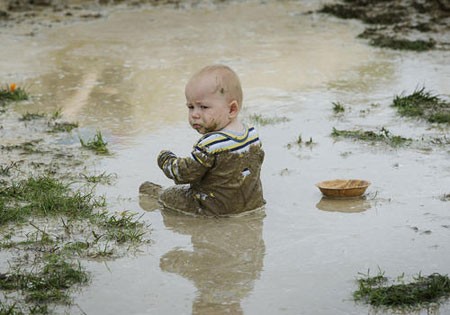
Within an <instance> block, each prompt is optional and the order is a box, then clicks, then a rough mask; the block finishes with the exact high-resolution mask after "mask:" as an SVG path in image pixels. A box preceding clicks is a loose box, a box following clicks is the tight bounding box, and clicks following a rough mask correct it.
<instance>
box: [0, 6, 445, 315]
mask: <svg viewBox="0 0 450 315" xmlns="http://www.w3.org/2000/svg"><path fill="white" fill-rule="evenodd" d="M318 5H319V3H317V2H315V1H296V2H290V1H282V2H279V1H277V2H276V1H265V2H261V3H260V2H253V1H244V2H240V3H231V4H216V5H213V4H202V5H198V6H194V7H181V8H173V7H157V8H141V9H134V10H111V11H110V12H109V14H108V15H107V16H106V17H104V18H101V19H98V20H96V21H93V22H88V23H80V24H71V25H67V26H60V27H55V28H53V29H48V30H43V31H42V32H39V33H38V34H37V35H36V36H34V37H25V36H22V37H20V36H16V35H11V34H7V33H2V34H0V37H1V39H2V41H3V42H4V43H8V44H7V45H5V46H4V45H2V48H1V50H0V57H1V58H0V60H1V62H0V74H1V75H2V77H3V78H5V79H6V80H8V81H12V80H16V81H19V80H23V81H24V82H26V84H27V85H28V86H29V92H30V93H31V94H32V95H33V96H34V99H33V101H32V102H31V104H30V103H26V104H18V105H17V106H14V110H16V111H18V112H22V113H25V112H27V111H31V108H30V106H32V107H33V108H32V109H33V111H40V112H49V113H50V112H53V111H55V110H56V109H58V108H60V109H61V110H62V112H63V115H64V118H65V119H68V120H71V121H77V122H79V124H80V128H79V130H78V131H77V132H75V135H77V134H81V135H92V134H94V133H95V131H96V130H101V131H102V133H103V134H104V136H105V137H106V140H107V141H108V143H109V148H110V149H111V150H112V151H113V152H114V155H113V156H111V157H106V158H102V159H99V161H98V162H97V164H96V165H95V167H94V171H95V170H97V171H99V172H103V171H106V172H108V173H115V174H117V176H118V180H117V182H116V183H115V185H114V186H101V187H99V193H103V194H105V195H106V197H107V199H108V201H109V203H110V205H111V209H117V210H124V209H126V210H131V211H135V212H139V213H144V216H143V218H144V219H145V220H147V221H148V222H150V223H151V238H152V240H153V242H152V244H151V245H150V246H148V248H145V250H144V251H143V252H141V253H137V254H136V255H135V256H130V257H126V258H122V259H118V260H115V261H112V262H108V263H98V262H94V261H88V262H83V265H85V266H87V268H88V270H90V271H92V272H93V279H92V283H91V284H90V285H89V286H88V287H86V288H84V289H83V290H82V291H81V292H79V293H78V294H76V296H75V299H74V303H75V306H73V307H72V308H71V309H70V313H72V314H78V313H83V312H84V313H86V314H190V313H193V314H225V313H230V314H366V313H373V311H372V310H371V309H370V308H369V307H367V306H365V305H360V304H355V303H354V302H353V301H352V292H353V291H354V290H356V288H357V287H356V283H355V278H356V276H357V275H358V273H359V272H363V273H365V272H367V271H368V270H371V272H373V274H376V273H377V272H378V270H379V268H380V269H382V270H384V271H385V272H386V276H389V277H396V276H398V275H400V274H401V273H403V272H404V273H405V274H406V275H409V276H412V275H416V274H417V273H418V272H422V274H429V273H433V272H439V273H441V274H448V273H450V254H449V253H450V229H449V226H450V216H449V212H448V210H449V208H450V206H449V202H448V201H447V202H444V201H442V200H441V199H440V197H441V196H442V195H444V194H448V193H450V164H449V161H450V148H449V146H448V145H433V144H431V143H430V141H428V140H429V139H430V138H433V137H443V136H444V135H447V137H448V134H449V132H448V131H449V129H448V127H445V126H444V127H435V126H430V125H428V124H427V123H425V122H421V121H415V120H409V119H404V118H400V117H399V116H397V114H396V113H395V111H394V110H393V109H392V108H391V107H390V104H391V102H392V98H393V96H394V95H397V94H401V93H402V92H406V93H411V92H412V91H413V90H414V89H415V88H416V87H417V86H426V87H427V89H429V90H431V91H434V92H436V93H437V94H440V95H441V96H442V97H444V98H447V99H448V97H449V96H450V85H449V84H448V78H450V65H449V63H448V61H449V60H450V59H449V57H450V54H449V52H448V51H435V52H426V53H420V54H417V53H409V52H395V51H386V50H379V49H375V48H372V47H369V46H368V45H367V44H366V43H365V42H364V41H360V40H358V39H356V38H355V37H356V36H357V35H358V34H359V33H360V32H362V30H363V29H364V26H363V25H361V24H360V23H358V22H356V21H351V20H350V21H341V20H338V19H335V18H332V17H329V16H322V15H318V14H308V13H307V12H308V11H311V10H314V9H317V7H318ZM22 52H23V53H22ZM210 63H226V64H228V65H229V66H231V67H232V68H234V69H235V70H236V72H237V73H238V74H239V75H240V77H241V80H242V85H243V88H244V109H243V112H242V117H243V118H244V119H247V120H248V117H249V116H250V115H251V114H260V115H262V116H263V117H267V118H269V117H287V118H289V121H287V122H283V123H278V124H274V125H265V126H259V127H258V126H257V127H258V129H259V131H260V134H261V137H262V139H263V145H264V149H265V151H266V160H265V163H264V166H263V171H262V180H263V185H264V195H265V198H266V200H267V207H266V216H265V217H262V216H253V217H247V218H245V219H242V218H241V219H229V220H201V219H192V218H183V217H174V216H170V215H168V214H165V213H161V212H160V211H159V210H153V211H146V209H149V207H148V204H147V203H146V201H145V200H143V199H142V198H141V199H140V198H139V196H138V193H137V189H138V186H139V185H140V183H142V182H143V181H145V180H151V181H153V182H157V183H160V184H162V185H164V186H169V185H171V182H170V181H169V180H168V179H166V178H164V176H163V174H162V172H161V171H160V170H159V169H158V167H157V164H156V156H157V154H158V152H159V151H160V150H162V149H170V150H173V151H174V152H175V153H177V154H179V155H188V154H189V152H190V150H191V147H192V145H193V143H195V142H196V140H197V138H198V136H199V135H198V134H196V132H195V131H194V130H191V129H190V128H189V126H188V123H187V113H186V109H185V105H184V84H185V83H186V81H187V80H188V78H189V76H190V75H191V74H192V73H193V72H194V71H196V70H197V69H199V68H201V67H203V66H204V65H205V64H210ZM337 101H338V102H341V103H342V104H344V106H345V108H346V111H345V112H344V114H343V115H340V116H336V115H334V114H333V111H332V107H333V105H332V103H333V102H337ZM333 127H336V128H338V129H355V128H361V129H367V130H379V129H380V128H381V127H385V128H387V129H388V130H390V131H391V132H392V133H393V134H396V135H401V136H404V137H410V138H413V139H416V140H417V141H415V142H414V143H413V144H412V145H410V146H408V147H397V148H393V147H390V146H387V145H384V144H371V143H361V142H354V141H349V140H339V141H337V140H336V139H333V138H332V137H331V136H330V133H331V131H332V128H333ZM299 135H301V136H302V139H303V140H309V139H312V141H313V143H314V144H313V145H311V146H307V145H305V144H304V143H303V145H300V146H298V145H297V144H296V141H297V139H298V137H299ZM75 138H76V137H75ZM422 138H423V139H424V140H421V139H422ZM334 178H361V179H366V180H369V181H371V182H372V185H371V186H370V187H369V189H368V191H367V198H366V199H365V200H360V201H359V202H358V201H355V202H353V203H352V202H350V203H349V204H347V205H346V204H342V203H341V204H333V203H332V202H331V203H330V202H329V200H323V198H322V195H321V194H320V191H319V190H318V189H317V188H316V187H315V186H314V184H315V183H317V182H320V181H322V180H328V179H334ZM449 312H450V304H449V303H447V304H445V305H443V306H442V307H441V308H440V309H439V310H438V311H437V313H440V314H446V313H449ZM424 313H425V311H424Z"/></svg>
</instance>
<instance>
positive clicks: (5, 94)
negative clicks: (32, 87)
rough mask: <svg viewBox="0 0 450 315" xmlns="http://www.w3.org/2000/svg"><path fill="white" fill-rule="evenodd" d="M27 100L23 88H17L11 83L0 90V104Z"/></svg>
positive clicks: (26, 94)
mask: <svg viewBox="0 0 450 315" xmlns="http://www.w3.org/2000/svg"><path fill="white" fill-rule="evenodd" d="M28 98H29V96H28V93H27V92H26V91H25V90H24V89H23V88H20V87H17V85H16V84H15V83H11V84H10V85H7V86H6V87H5V88H0V104H6V103H8V102H18V101H24V100H27V99H28Z"/></svg>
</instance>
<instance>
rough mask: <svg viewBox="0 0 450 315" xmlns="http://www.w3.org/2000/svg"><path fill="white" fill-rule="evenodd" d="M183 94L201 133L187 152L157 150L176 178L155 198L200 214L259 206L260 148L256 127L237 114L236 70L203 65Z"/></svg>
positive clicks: (239, 93)
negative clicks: (187, 153)
mask: <svg viewBox="0 0 450 315" xmlns="http://www.w3.org/2000/svg"><path fill="white" fill-rule="evenodd" d="M185 94H186V105H187V108H188V111H189V123H190V125H191V126H192V128H194V129H195V130H197V131H198V132H199V133H200V134H202V135H203V136H202V137H201V138H200V140H198V142H197V143H196V144H195V145H194V147H193V151H192V153H191V156H189V157H177V156H176V155H175V154H174V153H172V152H170V151H166V150H164V151H161V153H160V154H159V156H158V165H159V167H160V168H161V169H162V171H163V172H164V174H165V175H166V176H167V177H168V178H170V179H173V180H174V182H175V184H177V185H175V186H173V187H170V188H168V189H166V190H164V191H163V192H162V194H161V195H160V202H161V203H162V204H163V206H164V207H166V208H169V209H173V210H176V211H179V212H183V213H186V214H191V215H202V216H228V215H235V214H240V213H244V212H248V211H251V210H256V209H259V208H261V207H262V206H263V205H264V204H265V201H264V198H263V193H262V185H261V180H260V171H261V165H262V163H263V160H264V151H263V150H262V147H261V141H260V139H259V136H258V133H257V131H256V130H255V128H253V127H250V128H249V127H247V126H246V125H244V124H243V123H242V122H241V121H240V120H239V119H238V115H239V111H240V110H241V108H242V88H241V84H240V81H239V78H238V76H237V75H236V73H235V72H234V71H233V70H232V69H230V68H229V67H227V66H224V65H211V66H207V67H205V68H203V69H201V70H200V71H199V72H197V73H196V74H195V75H194V76H193V77H192V78H191V79H190V80H189V82H188V83H187V85H186V89H185ZM181 184H186V185H181Z"/></svg>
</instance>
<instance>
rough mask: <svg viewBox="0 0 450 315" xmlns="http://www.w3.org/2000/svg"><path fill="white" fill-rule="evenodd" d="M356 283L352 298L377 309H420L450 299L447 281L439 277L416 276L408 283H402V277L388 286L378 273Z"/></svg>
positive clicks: (436, 274)
mask: <svg viewBox="0 0 450 315" xmlns="http://www.w3.org/2000/svg"><path fill="white" fill-rule="evenodd" d="M357 282H358V290H356V291H355V292H354V293H353V298H354V299H355V300H356V301H363V302H365V303H368V304H370V305H373V306H377V307H379V306H385V307H421V306H423V305H426V304H430V303H436V302H439V301H440V299H442V298H448V297H449V296H450V278H449V277H448V276H447V275H440V274H438V273H433V274H431V275H429V276H422V275H420V274H419V275H418V276H416V277H414V279H413V281H412V282H409V283H404V281H403V275H401V276H399V277H397V280H396V281H394V283H392V284H390V285H389V280H388V278H387V277H385V276H384V272H381V271H380V272H379V273H378V275H376V276H374V277H370V276H369V274H367V275H362V277H360V278H359V279H357Z"/></svg>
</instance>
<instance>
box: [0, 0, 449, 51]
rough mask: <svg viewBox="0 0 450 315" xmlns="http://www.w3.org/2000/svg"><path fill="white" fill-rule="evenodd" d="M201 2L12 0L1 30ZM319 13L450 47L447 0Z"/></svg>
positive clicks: (368, 34) (379, 37) (351, 0)
mask: <svg viewBox="0 0 450 315" xmlns="http://www.w3.org/2000/svg"><path fill="white" fill-rule="evenodd" d="M199 3H200V2H199V1H182V0H131V1H127V0H124V1H118V0H100V1H92V0H75V1H68V0H7V1H5V2H2V3H1V4H0V28H6V29H8V28H12V27H13V25H17V24H19V25H22V26H25V27H26V30H27V33H26V35H34V33H35V32H37V31H39V29H40V28H42V27H47V28H49V27H53V26H55V25H57V24H68V23H73V22H79V21H90V20H93V19H98V18H102V17H106V16H107V15H108V11H107V10H108V9H111V8H117V7H121V6H122V7H123V6H125V7H127V8H130V7H132V8H139V7H143V6H149V5H150V6H157V5H165V4H169V5H173V6H176V7H179V6H186V5H188V6H191V5H198V4H199ZM317 12H319V13H323V14H331V15H334V16H336V17H338V18H341V19H357V20H360V21H362V22H363V23H364V24H365V25H366V29H365V30H364V32H362V33H361V34H359V35H358V37H359V38H362V39H366V40H367V41H368V43H369V44H370V45H373V46H377V47H382V48H390V49H397V50H416V51H425V50H431V49H439V50H449V49H450V39H449V38H448V34H449V32H450V4H449V3H448V2H446V1H443V0H432V1H420V0H403V1H383V0H377V1H367V0H347V1H337V2H333V1H330V3H327V4H324V5H323V7H322V8H321V9H320V10H318V11H317ZM311 13H312V12H311Z"/></svg>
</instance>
